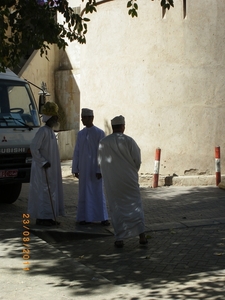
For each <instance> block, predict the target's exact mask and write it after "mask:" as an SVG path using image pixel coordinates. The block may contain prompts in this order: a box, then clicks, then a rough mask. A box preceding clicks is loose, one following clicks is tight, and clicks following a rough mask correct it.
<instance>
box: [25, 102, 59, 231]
mask: <svg viewBox="0 0 225 300" xmlns="http://www.w3.org/2000/svg"><path fill="white" fill-rule="evenodd" d="M42 118H43V122H45V123H46V124H45V125H44V126H42V127H41V128H40V129H39V130H38V132H37V133H36V135H35V137H34V139H33V141H32V143H31V145H30V149H31V153H32V166H31V178H30V188H29V198H28V213H29V214H30V217H31V218H36V224H37V225H43V226H52V225H59V223H58V222H57V221H56V217H57V216H64V199H63V186H62V173H61V165H60V157H59V150H58V144H57V140H56V137H55V133H54V131H53V127H54V126H55V125H56V124H57V121H58V106H57V104H56V103H54V102H46V104H45V105H44V107H43V116H42Z"/></svg>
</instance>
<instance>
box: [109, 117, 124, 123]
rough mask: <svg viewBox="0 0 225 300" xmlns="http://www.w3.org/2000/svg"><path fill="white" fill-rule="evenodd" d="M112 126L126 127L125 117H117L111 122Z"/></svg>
mask: <svg viewBox="0 0 225 300" xmlns="http://www.w3.org/2000/svg"><path fill="white" fill-rule="evenodd" d="M111 125H125V118H124V117H123V116H121V115H120V116H116V117H115V118H113V119H112V120H111Z"/></svg>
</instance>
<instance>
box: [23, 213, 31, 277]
mask: <svg viewBox="0 0 225 300" xmlns="http://www.w3.org/2000/svg"><path fill="white" fill-rule="evenodd" d="M29 224H30V215H29V214H23V215H22V225H23V236H22V241H23V249H22V253H23V264H24V266H23V270H24V271H29V270H30V268H29V265H30V262H29V259H30V244H29V243H30V228H29Z"/></svg>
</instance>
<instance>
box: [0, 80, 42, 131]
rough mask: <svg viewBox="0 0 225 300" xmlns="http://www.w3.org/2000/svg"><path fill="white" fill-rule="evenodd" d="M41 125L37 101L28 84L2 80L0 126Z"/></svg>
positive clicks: (0, 84)
mask: <svg viewBox="0 0 225 300" xmlns="http://www.w3.org/2000/svg"><path fill="white" fill-rule="evenodd" d="M36 126H40V120H39V115H38V112H37V108H36V103H35V100H34V97H33V94H32V92H31V89H30V87H29V85H28V84H26V83H22V84H21V83H20V82H14V81H1V83H0V127H14V128H15V127H28V128H32V127H36Z"/></svg>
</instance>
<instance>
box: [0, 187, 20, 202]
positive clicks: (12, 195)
mask: <svg viewBox="0 0 225 300" xmlns="http://www.w3.org/2000/svg"><path fill="white" fill-rule="evenodd" d="M0 188H1V202H2V203H8V204H10V203H13V202H15V201H16V200H17V199H18V197H19V194H20V191H21V188H22V183H14V184H5V185H1V186H0Z"/></svg>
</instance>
